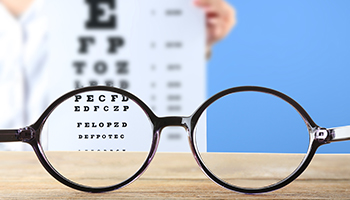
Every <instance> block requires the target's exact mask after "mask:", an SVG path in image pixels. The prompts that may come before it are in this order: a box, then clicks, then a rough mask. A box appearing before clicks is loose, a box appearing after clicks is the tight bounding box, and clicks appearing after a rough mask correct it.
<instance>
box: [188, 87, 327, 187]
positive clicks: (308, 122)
mask: <svg viewBox="0 0 350 200" xmlns="http://www.w3.org/2000/svg"><path fill="white" fill-rule="evenodd" d="M238 92H260V93H265V94H270V95H273V96H275V97H278V98H280V99H281V100H284V101H285V102H287V103H288V104H290V105H291V106H292V107H293V108H294V109H295V110H296V111H297V112H298V113H299V114H300V116H301V117H302V118H303V120H304V122H305V124H306V126H307V127H308V129H309V135H310V141H309V147H308V150H307V153H306V154H305V156H304V159H303V160H302V161H301V163H300V164H299V166H298V167H297V168H296V169H295V170H294V171H293V172H292V173H291V174H290V175H289V176H287V177H286V178H284V179H283V180H281V181H279V182H277V183H274V184H271V185H267V186H265V187H261V188H244V187H238V186H235V185H232V184H229V183H227V182H225V181H223V180H221V179H220V178H218V177H217V176H216V175H215V174H214V173H212V172H211V171H210V169H209V168H208V167H207V166H206V165H205V162H204V161H203V159H202V158H201V156H200V155H201V154H200V152H199V150H198V148H197V145H196V141H195V134H196V133H195V130H196V129H195V127H196V125H197V122H198V121H199V118H200V117H201V115H202V113H203V112H204V111H205V110H206V109H207V108H208V107H209V106H210V105H211V104H212V103H214V102H215V101H217V100H218V99H220V98H222V97H224V96H227V95H230V94H233V93H238ZM192 124H193V126H192V127H191V145H193V146H194V147H195V148H194V149H195V152H194V153H195V159H196V160H197V163H198V165H199V167H200V168H201V169H202V171H203V172H204V174H206V175H207V176H208V178H209V179H211V180H212V181H213V182H215V183H217V184H218V185H220V186H222V187H224V188H226V189H229V190H232V191H236V192H240V193H245V194H257V193H266V192H271V191H274V190H277V189H280V188H282V187H284V186H286V185H288V184H289V183H291V182H292V181H294V180H295V179H296V178H298V177H299V176H300V175H301V174H302V173H303V172H304V171H305V169H306V168H307V167H308V165H309V164H310V162H311V160H312V158H313V156H314V155H315V153H316V150H317V148H318V147H319V146H320V145H321V144H320V143H319V142H318V141H317V140H315V138H314V136H313V135H312V134H311V132H310V130H315V129H317V128H318V125H317V124H316V123H315V122H314V121H313V120H312V118H311V117H310V115H309V114H308V113H307V112H306V110H305V109H304V108H303V107H302V106H301V105H300V104H299V103H298V102H296V101H295V100H294V99H292V98H291V97H289V96H287V95H286V94H284V93H282V92H279V91H277V90H274V89H270V88H266V87H261V86H240V87H233V88H229V89H226V90H223V91H221V92H219V93H217V94H215V95H213V96H212V97H210V98H209V99H208V100H207V101H205V102H204V103H203V104H202V105H201V106H200V107H199V108H198V109H197V110H196V112H195V113H194V114H193V117H192Z"/></svg>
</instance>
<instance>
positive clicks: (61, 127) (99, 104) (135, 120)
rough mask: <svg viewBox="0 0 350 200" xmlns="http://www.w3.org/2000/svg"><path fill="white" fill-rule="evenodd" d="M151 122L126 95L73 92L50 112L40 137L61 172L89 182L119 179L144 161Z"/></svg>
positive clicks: (109, 182) (116, 181) (99, 184)
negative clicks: (73, 93) (72, 94)
mask: <svg viewBox="0 0 350 200" xmlns="http://www.w3.org/2000/svg"><path fill="white" fill-rule="evenodd" d="M152 130H153V128H152V125H151V122H150V120H149V118H148V116H147V114H146V113H145V112H144V110H143V109H142V108H141V107H140V106H139V105H138V104H137V103H135V101H134V100H133V99H131V98H130V97H128V96H125V95H122V94H119V93H116V92H110V91H90V92H83V93H79V94H77V95H74V96H72V97H70V98H68V99H67V100H65V101H64V102H63V103H61V104H60V105H59V106H58V107H56V108H55V110H54V111H53V112H52V113H51V114H50V116H49V117H48V119H47V121H46V122H45V124H44V126H43V129H42V133H41V136H40V143H41V145H42V147H43V149H44V153H45V156H46V157H47V159H48V161H49V162H50V164H51V165H52V166H53V167H54V168H55V169H56V170H57V171H58V172H59V173H60V174H61V175H62V176H64V177H65V178H67V179H69V180H71V181H73V182H75V183H77V184H81V185H85V186H89V187H107V186H112V185H116V184H119V183H121V182H123V181H124V180H127V179H128V178H130V177H131V176H132V175H134V174H135V173H136V172H137V171H138V170H139V169H140V167H141V166H142V165H143V164H144V163H145V161H146V158H147V156H148V154H149V151H150V149H151V145H152V140H153V137H152Z"/></svg>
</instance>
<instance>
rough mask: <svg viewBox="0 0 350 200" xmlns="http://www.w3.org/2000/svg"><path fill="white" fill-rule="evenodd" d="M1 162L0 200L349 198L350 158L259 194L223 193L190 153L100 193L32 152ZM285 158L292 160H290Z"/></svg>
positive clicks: (322, 158) (322, 159)
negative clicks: (69, 183) (66, 179)
mask: <svg viewBox="0 0 350 200" xmlns="http://www.w3.org/2000/svg"><path fill="white" fill-rule="evenodd" d="M0 159H1V165H0V166H1V167H0V199H350V155H316V157H315V158H314V160H313V161H312V163H311V165H310V166H309V167H308V169H307V170H306V172H304V173H303V174H302V175H301V177H299V178H298V179H297V180H296V181H294V182H293V183H291V184H290V185H288V186H286V187H285V188H282V189H280V190H277V191H274V192H270V193H265V194H259V195H246V194H240V193H236V192H232V191H229V190H227V189H224V188H221V187H220V186H218V185H216V184H215V183H214V182H212V181H211V180H209V179H208V178H207V177H206V176H205V175H204V174H203V173H202V171H201V170H200V168H199V167H198V165H197V163H196V162H195V160H194V159H193V157H192V155H191V154H187V153H157V154H156V157H155V158H154V160H153V161H152V163H151V165H150V167H149V168H148V169H147V171H146V172H145V173H144V174H143V175H142V176H141V178H139V179H138V180H136V181H135V182H134V183H132V184H130V185H128V186H127V187H124V188H122V189H119V190H116V191H112V192H107V193H102V194H91V193H85V192H80V191H76V190H74V189H71V188H68V187H66V186H64V185H62V184H61V183H59V182H58V181H56V180H55V179H54V178H52V177H51V176H50V175H49V174H48V173H47V172H46V171H45V169H44V168H43V167H42V166H41V164H40V163H39V161H38V160H37V158H36V156H35V154H34V153H33V152H0ZM249 159H254V157H251V158H249ZM284 159H285V160H286V161H288V156H285V158H284Z"/></svg>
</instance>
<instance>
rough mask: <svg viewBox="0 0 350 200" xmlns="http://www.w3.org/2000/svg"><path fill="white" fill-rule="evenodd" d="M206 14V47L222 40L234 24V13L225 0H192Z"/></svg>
mask: <svg viewBox="0 0 350 200" xmlns="http://www.w3.org/2000/svg"><path fill="white" fill-rule="evenodd" d="M194 4H195V5H196V6H198V7H200V8H202V9H203V10H204V12H205V14H206V26H207V46H208V48H210V47H211V46H212V45H213V44H214V43H215V42H217V41H219V40H221V39H222V38H224V37H225V36H226V35H227V34H228V33H229V32H230V30H231V29H232V28H233V26H234V25H235V24H236V12H235V10H234V8H233V7H232V6H231V5H230V4H228V3H227V2H226V1H225V0H194Z"/></svg>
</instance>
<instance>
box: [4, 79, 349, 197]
mask: <svg viewBox="0 0 350 200" xmlns="http://www.w3.org/2000/svg"><path fill="white" fill-rule="evenodd" d="M88 91H110V92H116V93H119V94H121V95H124V96H127V97H129V99H130V100H133V101H134V102H135V103H137V104H138V105H139V106H140V107H141V108H142V109H143V110H144V112H145V113H146V114H147V116H148V117H149V120H150V121H151V123H152V124H153V141H152V147H151V150H150V152H149V154H148V156H147V159H146V160H145V162H144V163H143V165H142V166H141V167H140V169H139V170H138V171H137V172H135V174H134V175H132V176H131V177H129V178H128V179H126V180H125V181H123V182H121V183H119V184H116V185H112V186H108V187H97V188H94V187H88V186H84V185H80V184H77V183H75V182H72V181H70V180H68V179H67V178H65V177H64V176H62V175H61V174H60V173H59V172H58V171H56V170H55V169H54V167H53V166H52V165H51V164H50V162H49V161H48V159H47V158H46V156H45V153H44V151H43V149H42V147H41V144H40V134H41V129H42V127H43V125H44V123H45V121H46V120H47V118H48V117H49V116H50V114H51V113H52V112H53V110H54V109H55V108H56V107H57V106H59V105H60V104H61V103H62V102H64V101H65V100H66V99H68V98H70V97H73V96H75V95H77V94H79V93H83V92H88ZM247 91H251V92H261V93H266V94H271V95H274V96H276V97H279V98H280V99H282V100H284V101H286V102H288V103H289V104H290V105H291V106H292V107H294V108H295V109H296V110H297V111H298V112H299V114H300V115H301V117H302V118H303V120H304V122H305V124H306V126H307V128H308V130H309V134H310V137H309V138H310V141H309V148H308V151H307V154H306V156H305V157H304V159H303V161H302V162H301V163H300V165H299V167H298V168H297V169H295V171H294V172H293V173H292V174H291V175H289V176H288V177H286V178H285V179H283V180H281V181H280V182H278V183H275V184H272V185H268V186H266V187H263V188H241V187H237V186H234V185H231V184H228V183H226V182H225V181H223V180H221V179H219V178H218V177H216V176H215V175H214V174H213V173H212V172H211V171H210V170H209V169H208V168H207V167H206V165H205V164H204V162H203V160H202V158H201V156H200V153H199V151H198V148H197V145H196V139H195V138H196V137H195V129H196V125H197V122H198V120H199V118H200V116H201V114H202V113H203V112H204V111H205V110H206V108H207V107H208V106H209V105H210V104H212V103H213V102H214V101H216V100H218V99H219V98H221V97H223V96H226V95H229V94H232V93H237V92H247ZM167 126H181V127H183V128H185V129H186V131H187V133H188V137H189V141H190V147H191V150H192V154H193V156H194V158H195V160H196V161H197V163H198V165H199V167H200V168H201V169H202V171H203V172H204V173H205V174H206V175H207V176H208V177H209V178H210V179H211V180H213V181H214V182H215V183H217V184H218V185H220V186H222V187H224V188H226V189H229V190H233V191H236V192H241V193H247V194H254V193H264V192H270V191H273V190H277V189H279V188H282V187H284V186H286V185H288V184H289V183H291V182H292V181H293V180H295V179H296V178H297V177H298V176H299V175H300V174H301V173H302V172H303V171H304V170H305V169H306V168H307V166H308V165H309V163H310V162H311V160H312V158H313V156H314V155H315V152H316V150H317V148H318V147H319V146H321V145H323V144H326V143H330V142H333V141H342V140H349V139H350V134H347V133H346V134H345V136H344V127H340V128H343V129H341V130H342V131H338V132H339V136H337V135H336V133H337V130H340V129H338V128H334V129H325V128H320V127H319V126H317V125H316V123H315V122H314V121H313V120H312V119H311V117H310V116H309V114H308V113H307V112H306V111H305V110H304V109H303V108H302V107H301V106H300V105H299V104H298V103H297V102H296V101H294V100H293V99H292V98H290V97H288V96H287V95H285V94H283V93H281V92H278V91H276V90H272V89H269V88H264V87H258V86H242V87H234V88H230V89H227V90H224V91H222V92H219V93H217V94H216V95H214V96H212V97H211V98H209V99H208V100H207V101H205V102H204V103H203V104H202V105H201V106H200V107H199V108H198V109H197V110H196V111H195V112H194V113H193V114H192V115H191V116H188V117H177V116H175V117H158V116H156V115H155V114H154V113H153V112H152V110H151V109H150V108H149V107H148V106H147V105H146V104H145V103H144V102H143V101H141V100H140V99H139V98H138V97H136V96H135V95H133V94H131V93H129V92H127V91H125V90H122V89H118V88H113V87H107V86H92V87H85V88H80V89H77V90H74V91H71V92H69V93H67V94H65V95H63V96H61V97H60V98H58V99H57V100H56V101H54V102H53V103H52V104H51V105H50V106H49V107H48V108H47V109H46V110H45V111H44V113H43V114H42V115H41V116H40V118H39V119H38V120H37V121H36V122H35V123H34V124H33V125H31V126H28V127H25V128H21V129H12V130H0V142H15V141H22V142H25V143H28V144H30V145H31V146H32V147H33V149H34V151H35V153H36V155H37V157H38V159H39V161H40V162H41V164H42V165H43V167H44V168H45V169H46V170H47V172H48V173H49V174H51V175H52V176H53V177H54V178H55V179H56V180H58V181H59V182H61V183H62V184H64V185H66V186H68V187H71V188H74V189H77V190H80V191H85V192H94V193H97V192H107V191H111V190H116V189H119V188H122V187H124V186H126V185H128V184H130V183H132V182H133V181H135V180H136V179H137V178H138V177H139V176H141V174H142V173H143V172H145V170H146V169H147V167H148V166H149V164H150V162H151V161H152V159H153V157H154V155H155V153H156V150H157V147H158V144H159V140H160V135H161V132H162V130H163V128H165V127H167ZM345 130H348V128H345ZM349 130H350V127H349ZM340 132H341V133H342V135H341V136H340ZM349 132H350V131H349Z"/></svg>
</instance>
